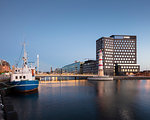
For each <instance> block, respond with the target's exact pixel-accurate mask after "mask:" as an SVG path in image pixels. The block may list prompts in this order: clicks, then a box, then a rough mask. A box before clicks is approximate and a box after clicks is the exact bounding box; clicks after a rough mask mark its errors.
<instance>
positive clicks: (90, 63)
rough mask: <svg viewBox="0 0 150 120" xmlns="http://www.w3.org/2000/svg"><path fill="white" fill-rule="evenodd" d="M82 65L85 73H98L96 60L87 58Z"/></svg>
mask: <svg viewBox="0 0 150 120" xmlns="http://www.w3.org/2000/svg"><path fill="white" fill-rule="evenodd" d="M82 66H83V74H97V65H96V60H87V61H85V62H84V63H83V65H82Z"/></svg>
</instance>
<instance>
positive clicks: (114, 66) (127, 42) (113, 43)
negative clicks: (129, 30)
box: [96, 35, 140, 75]
mask: <svg viewBox="0 0 150 120" xmlns="http://www.w3.org/2000/svg"><path fill="white" fill-rule="evenodd" d="M100 49H102V51H103V55H104V56H103V64H104V74H105V75H114V73H116V74H117V75H123V74H126V73H136V72H139V70H140V66H139V65H137V53H136V51H137V48H136V36H129V35H112V36H110V37H102V38H100V39H98V40H97V41H96V59H97V61H98V51H99V50H100ZM97 68H98V66H97ZM119 68H120V69H119Z"/></svg>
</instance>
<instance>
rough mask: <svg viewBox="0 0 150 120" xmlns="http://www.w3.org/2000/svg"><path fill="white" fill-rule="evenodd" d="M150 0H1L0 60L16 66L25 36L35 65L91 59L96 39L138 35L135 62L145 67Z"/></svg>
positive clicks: (149, 57)
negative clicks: (136, 59) (37, 61)
mask: <svg viewBox="0 0 150 120" xmlns="http://www.w3.org/2000/svg"><path fill="white" fill-rule="evenodd" d="M149 5H150V1H149V0H0V45H1V47H0V51H1V52H0V58H1V59H5V60H7V61H8V62H10V64H11V65H13V64H15V61H16V60H18V58H19V55H20V52H21V49H22V47H21V45H22V43H23V41H24V39H25V41H26V44H27V51H28V55H29V59H30V61H35V60H36V55H37V54H39V55H40V69H41V70H44V71H45V70H50V67H53V68H56V67H62V66H64V65H66V64H69V63H72V62H74V61H75V60H79V61H84V60H85V59H86V58H89V59H95V56H96V52H95V51H96V40H97V39H98V38H100V37H102V36H110V35H113V34H119V35H120V34H123V35H137V38H138V39H137V42H138V45H137V48H138V63H139V64H140V65H141V69H142V70H143V69H150V62H149V60H150V55H149V51H150V40H149V39H150V7H149Z"/></svg>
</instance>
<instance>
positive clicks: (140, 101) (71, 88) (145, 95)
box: [12, 80, 150, 120]
mask: <svg viewBox="0 0 150 120" xmlns="http://www.w3.org/2000/svg"><path fill="white" fill-rule="evenodd" d="M149 100H150V81H149V80H145V81H144V80H118V81H99V82H96V81H94V82H91V81H90V82H88V81H87V80H66V81H59V80H57V81H41V82H40V85H39V92H38V93H33V94H30V95H22V96H12V101H13V103H14V104H15V109H16V111H17V112H18V114H19V118H20V119H21V120H33V119H36V120H49V119H52V120H66V119H71V120H143V119H145V120H149V119H150V102H149Z"/></svg>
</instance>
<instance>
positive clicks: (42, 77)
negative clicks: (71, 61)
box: [35, 74, 97, 81]
mask: <svg viewBox="0 0 150 120" xmlns="http://www.w3.org/2000/svg"><path fill="white" fill-rule="evenodd" d="M91 76H97V75H91V74H36V75H35V77H36V79H38V80H40V81H43V80H45V81H49V80H77V79H87V77H91Z"/></svg>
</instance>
